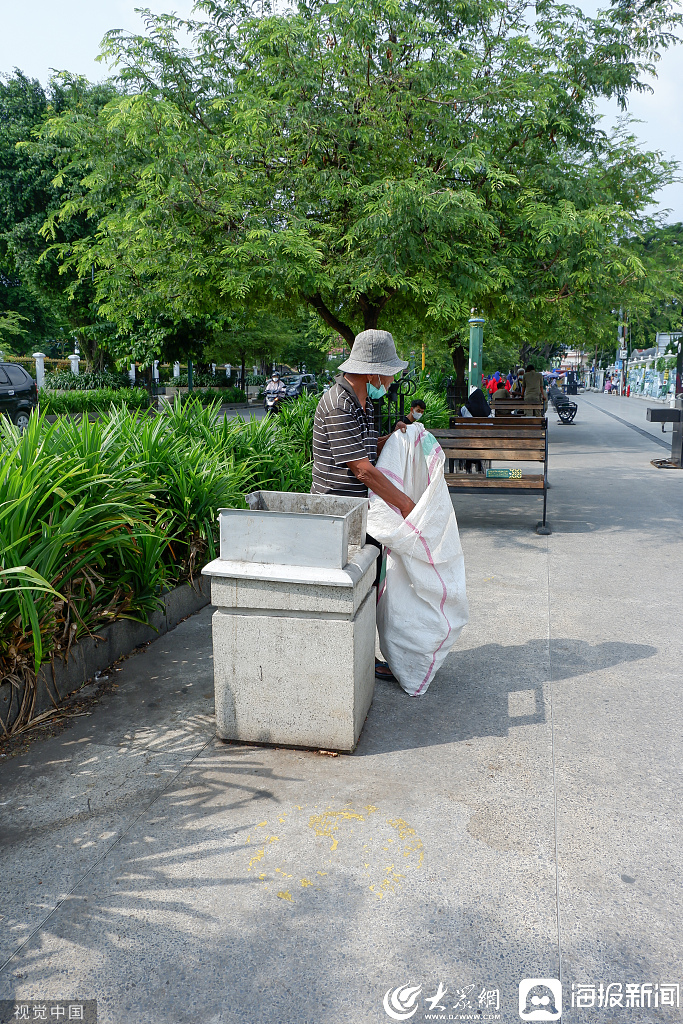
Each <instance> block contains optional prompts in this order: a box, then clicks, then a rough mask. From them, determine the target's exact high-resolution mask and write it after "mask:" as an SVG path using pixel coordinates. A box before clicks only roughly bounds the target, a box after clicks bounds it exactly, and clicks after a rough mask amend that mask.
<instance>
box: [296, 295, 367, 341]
mask: <svg viewBox="0 0 683 1024" xmlns="http://www.w3.org/2000/svg"><path fill="white" fill-rule="evenodd" d="M301 297H302V299H303V300H304V302H307V303H308V304H309V305H310V306H313V309H314V310H315V311H316V313H317V314H318V316H319V317H320V318H321V319H322V320H324V321H325V323H326V324H327V325H328V327H333V328H334V330H335V331H337V333H338V334H341V336H342V338H344V340H345V341H348V343H349V345H353V343H354V341H355V340H356V332H355V331H353V330H352V329H351V328H350V327H349V326H348V324H345V323H343V322H342V321H341V320H339V319H338V317H336V316H335V315H334V313H333V312H332V311H331V310H330V309H328V308H327V306H326V305H325V303H324V301H323V298H322V296H321V294H320V292H316V293H315V295H303V294H302V296H301Z"/></svg>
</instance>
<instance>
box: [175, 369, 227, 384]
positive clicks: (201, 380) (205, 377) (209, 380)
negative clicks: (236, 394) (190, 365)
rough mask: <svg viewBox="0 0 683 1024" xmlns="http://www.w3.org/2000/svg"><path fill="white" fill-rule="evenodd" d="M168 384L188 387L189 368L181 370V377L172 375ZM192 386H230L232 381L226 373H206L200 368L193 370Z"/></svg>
mask: <svg viewBox="0 0 683 1024" xmlns="http://www.w3.org/2000/svg"><path fill="white" fill-rule="evenodd" d="M166 383H167V384H171V385H173V386H174V387H177V388H186V387H188V382H187V369H185V370H183V369H181V371H180V376H179V377H174V376H173V375H172V374H171V377H170V378H169V379H168V380H167V381H166ZM192 387H193V388H229V387H230V381H229V380H228V378H227V377H226V376H225V373H218V371H216V373H215V374H213V373H205V372H202V371H200V370H195V369H193V370H192Z"/></svg>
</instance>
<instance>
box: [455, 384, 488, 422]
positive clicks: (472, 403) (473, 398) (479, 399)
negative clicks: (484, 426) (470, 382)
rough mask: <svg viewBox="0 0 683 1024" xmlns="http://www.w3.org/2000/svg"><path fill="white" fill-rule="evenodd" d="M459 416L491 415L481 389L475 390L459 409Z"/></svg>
mask: <svg viewBox="0 0 683 1024" xmlns="http://www.w3.org/2000/svg"><path fill="white" fill-rule="evenodd" d="M460 415H461V416H484V417H488V416H490V415H491V406H490V405H489V403H488V402H487V401H486V398H485V397H484V392H483V391H482V390H481V388H475V389H474V391H473V392H472V394H471V395H470V397H469V398H468V399H467V401H466V402H465V404H464V405H463V406H462V407H461V409H460Z"/></svg>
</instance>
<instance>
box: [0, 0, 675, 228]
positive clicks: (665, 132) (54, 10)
mask: <svg viewBox="0 0 683 1024" xmlns="http://www.w3.org/2000/svg"><path fill="white" fill-rule="evenodd" d="M579 2H580V0H579ZM143 5H144V6H146V7H149V8H150V9H151V10H152V11H154V12H155V13H162V12H163V11H175V12H176V13H177V14H178V15H180V16H181V17H189V16H190V14H191V11H192V0H137V2H130V0H59V3H56V2H55V0H0V25H1V26H2V31H1V32H0V73H3V72H5V73H9V74H11V73H12V72H13V70H14V69H15V68H20V69H21V70H22V71H23V72H24V73H25V74H27V75H29V76H30V77H32V78H38V79H39V80H40V81H41V82H42V83H43V84H46V83H47V79H48V77H49V75H50V71H51V69H56V70H68V71H71V72H74V73H77V74H81V75H85V76H86V77H88V78H89V79H90V80H91V81H98V80H100V79H102V78H106V77H107V68H106V65H104V64H98V63H97V62H96V60H95V58H96V56H97V54H98V52H99V44H100V41H101V39H102V37H103V36H104V34H105V32H106V31H107V30H108V29H111V28H122V29H127V30H129V31H133V32H139V31H141V30H142V27H143V25H142V20H141V19H140V17H139V15H137V14H136V13H135V7H136V6H143ZM581 6H583V7H584V9H585V10H586V11H587V12H588V13H591V14H592V13H594V12H595V9H596V8H597V3H596V2H595V0H585V2H584V3H583V4H581ZM600 6H602V3H601V4H600ZM650 84H651V85H652V87H653V90H654V91H653V92H652V93H645V94H640V95H638V94H636V95H633V96H632V97H631V99H630V103H629V113H630V114H631V115H632V116H633V117H635V118H637V119H638V120H639V121H640V122H641V123H640V124H638V125H635V126H634V129H633V130H634V133H635V134H636V136H637V137H638V138H639V139H640V141H641V143H642V145H643V147H644V148H646V149H654V150H660V151H662V152H663V153H664V155H665V156H667V157H669V158H672V159H674V160H678V161H680V163H681V171H680V172H679V173H681V175H683V47H681V46H677V47H675V48H674V49H673V50H669V51H667V52H666V53H665V54H664V55H663V56H662V59H661V61H660V63H659V69H658V75H657V78H656V79H654V80H652V82H651V83H650ZM600 112H601V113H602V114H603V116H604V118H605V126H606V127H607V126H609V125H611V124H612V123H614V121H615V119H616V117H617V116H618V113H619V112H618V110H617V106H616V103H607V102H604V103H603V104H602V105H601V107H600ZM658 200H659V206H660V209H666V208H669V209H670V211H671V212H670V213H669V214H668V215H667V217H666V219H667V220H668V221H670V222H672V223H673V222H676V221H683V182H681V183H677V184H674V185H670V186H668V187H667V188H666V189H664V190H662V192H661V193H660V194H659V196H658Z"/></svg>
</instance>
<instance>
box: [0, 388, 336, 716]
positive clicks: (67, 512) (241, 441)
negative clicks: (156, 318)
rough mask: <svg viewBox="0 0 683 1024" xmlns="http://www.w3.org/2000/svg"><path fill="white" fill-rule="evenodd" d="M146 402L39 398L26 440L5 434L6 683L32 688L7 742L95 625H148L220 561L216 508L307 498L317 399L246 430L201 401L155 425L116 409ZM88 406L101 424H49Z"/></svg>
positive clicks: (89, 396) (5, 427)
mask: <svg viewBox="0 0 683 1024" xmlns="http://www.w3.org/2000/svg"><path fill="white" fill-rule="evenodd" d="M146 398H147V395H146V392H144V391H141V390H138V389H127V390H121V391H109V390H107V389H100V390H98V391H96V392H87V391H73V392H68V393H65V394H56V393H54V392H45V391H43V392H41V403H42V406H43V408H42V412H41V415H40V416H33V417H31V420H30V424H29V426H28V427H27V428H26V430H25V431H24V433H23V434H19V432H18V430H17V429H16V428H15V427H14V426H13V425H12V424H10V423H9V422H8V421H7V420H6V419H2V420H0V584H1V585H0V678H2V679H3V680H7V679H9V680H11V681H13V682H14V683H15V684H18V683H21V682H24V683H26V686H25V688H24V694H25V697H24V703H23V705H22V710H21V714H20V716H19V719H18V720H17V723H16V724H15V726H14V728H15V730H16V729H19V728H21V727H22V725H24V724H26V723H27V722H28V721H30V719H31V717H32V715H33V708H34V703H35V678H36V670H37V668H38V666H39V665H40V663H41V662H42V661H45V660H46V659H49V658H50V657H52V656H54V655H57V656H58V655H63V654H65V652H67V651H68V649H69V648H70V646H71V644H72V643H73V642H74V641H76V640H78V638H79V637H81V636H83V635H87V634H88V633H92V632H93V631H95V630H96V629H97V628H98V627H100V626H101V625H102V624H103V623H106V622H110V621H112V620H114V619H116V618H120V617H130V618H136V619H140V620H143V621H145V620H146V619H147V618H148V617H149V615H150V613H151V612H152V611H154V609H155V608H156V607H158V605H159V601H160V594H161V591H162V589H163V588H164V587H167V586H172V585H174V584H176V583H179V582H182V581H183V580H187V579H192V578H193V576H194V575H195V574H196V572H197V571H198V569H199V567H200V566H201V565H202V564H204V562H205V561H207V560H208V559H210V558H213V557H214V556H215V555H216V554H217V550H218V524H217V515H216V513H217V510H218V509H219V508H225V507H240V508H244V507H246V503H245V495H246V494H247V493H248V492H249V491H252V490H255V489H259V488H263V489H266V490H293V491H304V492H307V491H309V490H310V486H311V440H312V424H313V414H314V410H315V404H316V399H315V397H312V396H304V397H302V398H300V399H299V400H298V401H297V402H293V403H288V404H287V406H286V407H285V408H284V409H283V411H282V413H281V415H280V416H279V417H267V418H265V419H263V420H252V419H249V420H246V421H245V420H243V419H242V418H241V417H236V418H233V419H227V418H221V417H220V415H219V408H220V407H219V404H218V402H213V403H212V404H209V405H207V406H205V405H203V404H202V402H201V401H200V400H199V399H198V398H197V397H191V398H190V399H189V400H187V401H184V402H182V403H181V402H180V400H179V399H178V398H176V400H175V401H174V403H173V404H172V405H170V406H168V407H166V408H165V409H164V410H163V411H162V412H160V413H159V414H158V415H156V416H149V415H147V414H146V413H144V412H142V411H141V410H131V409H130V408H129V407H128V406H127V404H122V400H123V402H124V403H125V402H127V401H129V400H134V401H139V400H141V399H144V400H145V401H146ZM114 400H116V402H117V403H118V404H116V403H115V401H114ZM91 401H94V402H102V403H103V404H102V406H101V409H102V412H101V417H100V419H99V420H98V421H96V422H95V423H90V421H89V420H88V418H87V417H83V418H82V419H81V420H80V422H76V421H74V420H72V419H70V418H66V417H60V418H58V419H57V420H56V422H55V423H54V424H52V425H50V424H48V423H47V421H46V419H45V411H46V408H49V407H50V403H52V408H53V410H54V411H59V412H63V411H68V412H74V411H85V409H84V408H75V407H76V406H78V404H79V403H80V404H81V406H87V405H88V403H90V402H91ZM55 405H58V406H59V408H55ZM67 406H68V408H66V407H67ZM96 407H97V408H100V406H96Z"/></svg>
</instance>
